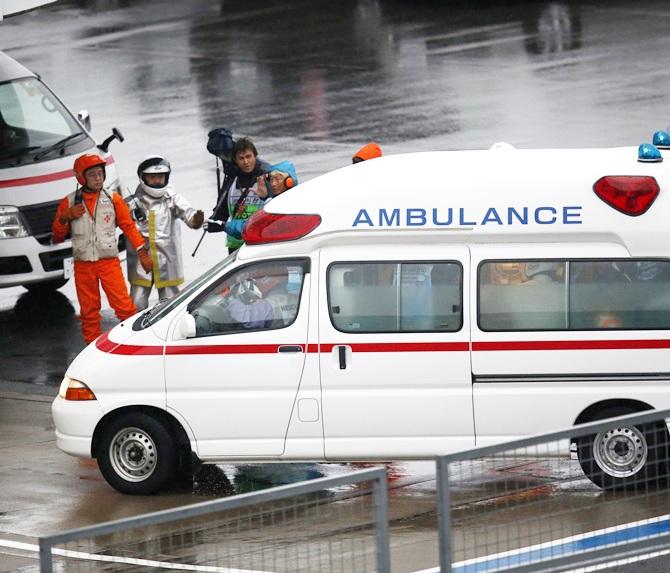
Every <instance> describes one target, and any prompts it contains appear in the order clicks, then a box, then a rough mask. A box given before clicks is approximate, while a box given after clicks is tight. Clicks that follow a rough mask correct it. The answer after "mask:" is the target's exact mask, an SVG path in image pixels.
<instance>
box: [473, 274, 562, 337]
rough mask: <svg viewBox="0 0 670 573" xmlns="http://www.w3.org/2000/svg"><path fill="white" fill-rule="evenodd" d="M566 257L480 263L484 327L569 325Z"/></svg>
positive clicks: (539, 328) (480, 309) (499, 328)
mask: <svg viewBox="0 0 670 573" xmlns="http://www.w3.org/2000/svg"><path fill="white" fill-rule="evenodd" d="M566 266H567V263H566V262H565V261H491V262H486V263H482V264H481V265H480V267H479V326H480V328H481V329H482V330H561V329H565V328H567V327H568V312H567V309H568V307H567V303H568V297H567V283H566V278H565V277H566Z"/></svg>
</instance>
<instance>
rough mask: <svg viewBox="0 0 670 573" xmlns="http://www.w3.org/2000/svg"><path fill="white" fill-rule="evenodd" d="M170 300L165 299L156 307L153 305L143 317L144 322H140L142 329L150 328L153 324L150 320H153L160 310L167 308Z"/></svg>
mask: <svg viewBox="0 0 670 573" xmlns="http://www.w3.org/2000/svg"><path fill="white" fill-rule="evenodd" d="M168 300H170V299H167V298H165V299H163V300H159V301H158V302H157V303H156V304H155V305H153V306H152V307H151V308H150V309H149V310H147V311H146V312H145V313H144V314H143V315H142V322H140V326H141V327H142V328H146V327H147V326H149V325H150V324H151V323H150V322H149V320H151V316H152V315H153V314H154V313H155V312H156V311H157V310H158V309H159V308H162V307H163V306H165V303H166V302H167V301H168Z"/></svg>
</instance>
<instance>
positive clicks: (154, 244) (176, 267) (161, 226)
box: [126, 155, 205, 310]
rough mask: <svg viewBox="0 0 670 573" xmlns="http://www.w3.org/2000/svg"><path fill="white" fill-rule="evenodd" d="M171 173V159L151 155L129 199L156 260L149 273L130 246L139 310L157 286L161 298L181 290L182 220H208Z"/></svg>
mask: <svg viewBox="0 0 670 573" xmlns="http://www.w3.org/2000/svg"><path fill="white" fill-rule="evenodd" d="M171 172H172V169H171V168H170V163H169V161H167V159H165V158H163V157H161V156H160V155H150V156H149V157H147V158H145V159H144V160H143V161H141V162H140V164H139V165H138V167H137V176H138V177H139V179H140V183H139V185H138V186H137V189H136V190H135V193H133V194H132V195H130V196H129V197H127V198H126V203H128V205H129V206H130V207H132V212H133V216H134V218H135V221H136V222H137V226H138V227H139V229H140V233H141V234H142V237H143V238H144V242H145V245H146V248H147V249H148V251H149V254H150V255H151V260H152V261H153V262H154V266H153V269H152V271H151V272H146V271H145V270H144V268H143V266H142V263H141V260H140V258H139V256H138V253H137V252H136V251H135V249H133V248H129V249H128V259H127V264H128V280H129V281H130V296H131V297H132V299H133V302H134V303H135V305H136V306H137V308H138V309H139V310H144V309H145V308H147V306H148V305H149V294H150V293H151V288H152V287H153V286H155V287H156V289H157V290H158V298H159V299H160V300H162V299H166V298H171V297H172V296H174V295H175V294H177V293H178V292H179V285H181V284H182V283H183V282H184V269H183V264H182V257H181V229H180V225H179V221H183V222H184V223H186V225H188V226H189V227H190V228H191V229H199V228H200V227H201V226H202V224H203V221H204V219H205V214H204V213H203V212H202V211H200V210H197V211H196V210H195V209H194V208H193V207H191V204H190V203H189V202H188V201H187V200H186V199H185V198H184V197H183V195H181V194H180V193H177V192H176V191H175V190H174V188H173V187H172V184H171V183H170V174H171Z"/></svg>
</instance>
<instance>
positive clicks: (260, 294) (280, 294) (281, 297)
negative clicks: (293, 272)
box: [228, 264, 298, 329]
mask: <svg viewBox="0 0 670 573" xmlns="http://www.w3.org/2000/svg"><path fill="white" fill-rule="evenodd" d="M288 282H289V271H288V268H287V267H286V265H283V264H282V265H275V266H271V267H267V266H266V267H264V268H263V274H261V275H259V276H257V277H255V278H253V277H247V278H244V279H242V280H241V281H239V282H238V283H236V284H235V285H233V287H232V288H231V291H230V294H231V299H230V301H229V303H228V312H229V313H230V316H231V318H232V319H233V320H235V321H237V322H238V323H239V324H241V325H242V326H243V327H244V328H246V329H252V328H254V329H255V328H281V327H283V326H288V325H289V324H290V323H291V322H293V320H294V319H295V316H296V313H297V311H298V296H297V295H296V294H294V293H292V292H289V288H288V287H289V285H288Z"/></svg>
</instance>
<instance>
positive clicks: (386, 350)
mask: <svg viewBox="0 0 670 573" xmlns="http://www.w3.org/2000/svg"><path fill="white" fill-rule="evenodd" d="M668 187H670V173H668V167H667V164H665V163H640V162H638V161H637V150H636V149H634V148H619V149H590V150H587V149H581V150H504V149H500V150H489V151H454V152H434V153H416V154H407V155H394V156H388V157H382V158H379V159H374V160H371V161H367V162H364V163H360V164H358V165H353V166H348V167H345V168H343V169H340V170H338V171H334V172H332V173H328V174H326V175H324V176H321V177H318V178H316V179H313V180H311V181H308V182H306V183H303V184H301V185H299V186H298V187H296V188H295V189H291V190H290V192H287V193H284V194H283V195H281V196H280V197H278V198H276V199H274V200H273V201H272V202H271V203H269V204H268V205H267V206H266V209H265V210H264V211H260V212H259V213H258V214H257V215H255V216H254V218H253V219H251V220H250V222H249V223H248V225H247V228H246V231H245V239H246V241H247V244H246V245H245V246H243V247H242V248H241V249H240V250H239V252H238V253H237V254H233V255H231V256H230V257H228V258H227V259H225V260H224V261H222V262H220V263H219V264H218V265H216V266H215V267H214V268H212V269H211V270H210V271H208V272H207V273H205V274H204V275H203V276H201V277H200V278H199V279H197V280H195V281H194V282H193V283H191V284H190V285H189V286H188V287H187V288H186V289H185V290H184V291H183V292H182V293H181V294H179V295H178V296H177V297H175V298H173V299H171V300H169V301H166V302H162V303H159V304H158V305H157V306H155V307H153V308H152V309H150V310H149V311H147V312H145V313H144V314H141V315H139V316H137V317H134V318H131V319H129V320H127V321H125V322H123V323H121V324H119V325H118V326H116V327H115V328H114V329H112V330H111V331H110V332H108V333H106V334H104V335H103V336H101V337H100V338H99V339H98V340H97V341H96V342H95V343H93V344H91V345H90V346H89V347H88V348H86V349H85V350H84V351H83V352H82V353H81V354H80V355H79V356H78V357H77V358H76V360H75V361H74V362H73V363H72V365H71V366H70V368H69V369H68V371H67V374H66V376H65V379H64V380H63V383H62V386H61V389H60V394H59V396H58V397H57V398H56V400H55V401H54V403H53V416H54V420H55V424H56V435H57V442H58V446H59V447H60V448H61V449H62V450H64V451H65V452H67V453H69V454H72V455H75V456H82V457H94V458H97V459H98V461H99V465H100V468H101V470H102V473H103V475H104V476H105V478H106V479H107V481H108V482H109V483H110V484H111V485H112V486H113V487H115V488H116V489H118V490H119V491H122V492H127V493H150V492H154V491H156V490H158V489H159V488H160V487H161V486H163V485H164V484H165V483H166V482H167V481H168V480H169V479H171V477H172V476H173V475H174V472H175V470H176V468H177V466H178V464H179V463H183V462H184V461H185V460H188V458H189V456H191V455H193V456H197V458H198V459H199V460H200V461H202V462H205V463H213V462H251V461H254V462H256V461H317V460H318V461H324V460H326V461H338V460H339V461H342V460H348V461H353V460H367V461H370V460H397V459H416V458H430V457H432V456H434V455H436V454H444V453H448V452H453V451H455V450H459V449H464V448H470V447H473V446H475V445H486V444H492V443H496V442H501V441H505V440H509V439H513V438H518V437H521V436H525V435H528V434H534V433H538V432H543V431H549V430H555V429H561V428H565V427H569V426H571V425H573V424H577V423H581V422H585V421H589V420H596V419H600V418H605V417H612V416H616V415H621V414H624V413H627V412H635V411H639V410H645V409H650V408H668V407H670V257H669V256H668V255H669V253H670V231H669V230H668V229H669V227H668V219H669V216H670V195H668ZM655 429H657V428H641V429H640V428H633V429H630V428H622V429H621V430H620V431H618V432H611V433H608V434H606V435H600V434H599V435H598V436H597V437H596V444H595V446H594V444H593V440H590V441H583V440H582V442H580V444H579V452H578V453H579V456H580V459H581V461H582V466H583V467H584V469H585V472H586V473H587V474H588V475H589V477H590V478H591V479H592V480H593V481H594V482H595V483H597V484H598V485H601V486H603V487H625V486H628V485H630V483H631V481H632V480H634V479H639V478H640V476H641V475H645V476H646V477H645V481H651V480H653V479H654V475H653V474H654V471H655V470H656V469H657V468H658V464H657V463H656V464H654V462H655V460H654V457H655V454H654V453H655V451H656V450H652V448H651V447H650V445H651V440H650V437H649V436H650V432H651V431H652V430H655ZM663 435H665V436H667V432H666V431H665V429H664V428H663ZM631 436H632V437H631ZM593 448H596V451H597V452H599V453H602V452H604V453H603V454H602V455H599V457H598V460H599V461H598V463H599V464H601V465H600V467H596V466H595V465H594V464H593V463H592V462H591V461H590V460H591V459H592V457H593V456H592V449H593Z"/></svg>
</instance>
